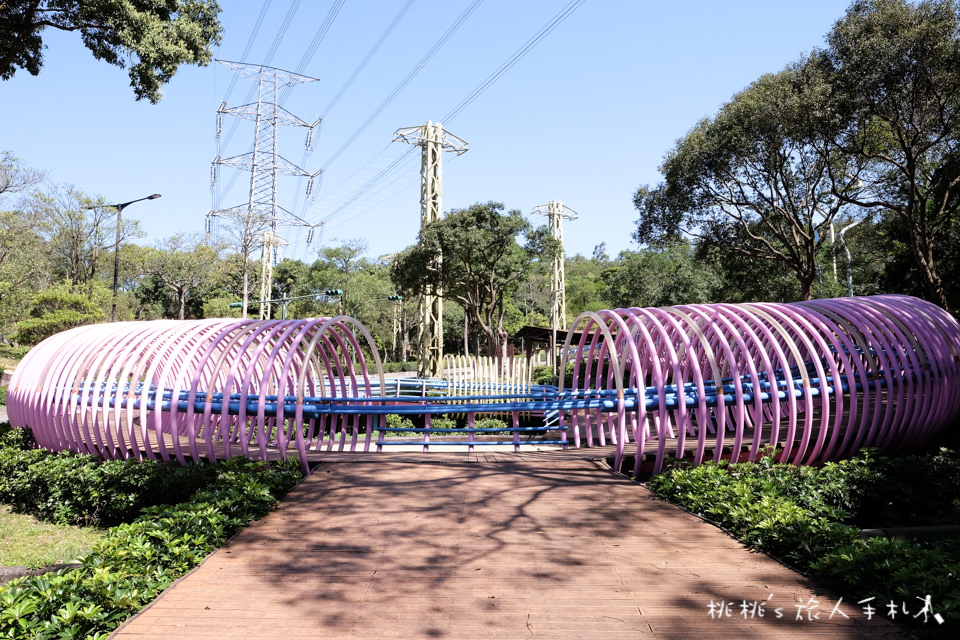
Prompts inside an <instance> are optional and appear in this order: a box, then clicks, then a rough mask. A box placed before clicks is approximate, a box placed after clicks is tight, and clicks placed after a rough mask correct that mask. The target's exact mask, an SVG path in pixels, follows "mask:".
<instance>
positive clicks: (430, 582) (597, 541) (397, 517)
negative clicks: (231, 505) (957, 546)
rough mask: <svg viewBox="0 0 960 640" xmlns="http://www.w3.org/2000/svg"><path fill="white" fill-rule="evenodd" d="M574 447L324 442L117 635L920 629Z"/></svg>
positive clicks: (650, 634) (870, 632) (666, 634)
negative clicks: (224, 541) (340, 451)
mask: <svg viewBox="0 0 960 640" xmlns="http://www.w3.org/2000/svg"><path fill="white" fill-rule="evenodd" d="M567 453H573V454H575V455H567ZM567 453H560V454H558V453H556V452H544V453H531V454H506V453H495V452H491V453H484V452H482V451H481V452H478V453H474V454H469V455H465V454H450V455H446V454H438V453H431V454H427V455H423V454H419V455H418V454H413V453H411V454H389V455H384V454H379V455H376V454H374V455H369V456H363V455H358V454H344V455H343V456H342V457H340V456H328V457H327V462H326V463H324V464H322V465H321V466H320V467H319V468H318V469H317V470H316V471H315V472H314V473H313V474H312V475H311V476H310V477H309V478H308V479H307V480H306V481H304V482H303V483H302V484H301V485H300V486H299V487H297V488H296V489H295V490H294V491H292V492H291V493H290V494H289V495H288V497H287V498H286V499H285V500H284V501H283V503H282V504H281V505H280V507H279V508H278V509H277V510H276V511H275V512H273V513H271V514H270V515H269V516H267V517H266V518H264V519H262V520H260V521H258V522H255V523H253V524H252V525H251V526H250V527H248V528H247V529H246V530H244V531H243V532H241V533H240V534H239V535H238V536H237V537H236V538H234V539H233V540H232V541H231V542H230V543H229V544H228V545H227V546H226V547H224V548H222V549H220V550H219V551H217V552H216V553H214V554H212V555H211V556H209V557H208V558H207V559H206V561H205V562H204V563H203V564H202V565H201V566H200V567H198V568H197V569H195V570H194V571H193V572H191V573H190V574H188V575H187V576H185V577H184V578H183V579H181V580H180V581H179V582H177V583H176V584H175V585H173V586H172V587H171V588H170V589H168V590H167V591H166V592H164V593H163V594H162V595H161V596H160V597H159V598H158V599H157V600H156V601H155V602H154V603H153V604H152V605H151V606H150V607H149V608H147V609H145V610H144V611H143V612H141V613H140V614H139V615H138V616H136V617H135V618H133V619H131V620H130V621H128V622H127V623H126V624H125V625H124V626H123V627H121V628H120V629H119V630H118V631H117V632H116V633H115V634H114V635H113V636H112V637H113V638H116V639H118V640H140V639H143V640H146V639H148V638H150V639H158V638H282V639H284V640H291V639H295V638H296V639H299V638H407V639H410V638H484V639H488V638H588V639H593V638H637V637H642V638H696V639H697V640H701V639H702V638H704V637H714V636H719V637H728V638H738V639H740V638H790V637H794V638H808V637H817V636H821V637H830V638H904V637H909V636H908V634H906V633H905V632H903V631H902V630H900V629H899V628H898V627H894V626H892V625H890V624H889V623H887V622H886V621H885V620H884V619H882V618H878V617H876V616H874V618H873V620H872V621H868V620H867V618H866V616H865V615H864V614H863V612H862V611H860V609H859V606H858V605H857V604H856V603H848V602H847V601H842V602H839V601H838V599H837V598H836V597H835V596H833V595H832V594H829V593H826V592H825V591H823V590H822V589H820V588H819V587H818V586H817V585H815V584H813V583H811V582H809V581H807V580H805V579H804V578H803V577H802V576H800V575H798V574H797V573H795V572H793V571H790V570H788V569H786V568H785V567H783V566H782V565H780V564H779V563H777V562H776V561H774V560H772V559H770V558H769V557H767V556H765V555H762V554H757V553H752V552H750V551H748V550H746V549H745V548H744V547H743V546H742V545H741V544H740V543H739V542H737V541H736V540H734V539H732V538H731V537H729V536H728V535H726V534H725V533H723V532H722V531H720V530H719V529H717V528H715V527H713V526H711V525H709V524H707V523H705V522H703V521H702V520H700V519H699V518H697V517H695V516H693V515H690V514H688V513H686V512H684V511H682V510H680V509H678V508H676V507H674V506H671V505H669V504H667V503H665V502H662V501H660V500H658V499H657V498H656V497H655V496H654V495H653V494H652V493H650V492H649V491H648V490H647V489H646V488H644V487H642V486H640V485H637V484H634V483H632V482H630V481H629V480H627V479H626V478H624V477H623V476H620V475H618V474H615V473H613V472H612V471H611V470H610V469H609V468H608V467H607V466H606V465H605V464H604V463H602V462H600V461H597V460H591V459H590V457H591V456H594V457H595V456H597V454H598V453H599V452H598V451H597V450H593V451H590V450H580V451H576V452H567ZM577 454H579V455H577ZM338 459H340V460H349V463H341V462H338V461H337V460H338ZM744 602H746V605H747V607H748V611H747V617H746V618H745V617H744V616H743V614H742V613H741V611H742V610H741V605H742V603H744ZM711 603H713V604H714V605H715V611H719V607H718V606H716V605H719V603H724V606H725V607H726V611H727V612H729V617H727V616H726V615H724V614H720V616H714V617H711V615H710V606H711ZM753 603H758V604H761V605H762V606H763V613H764V615H763V617H758V616H756V613H754V616H753V617H751V615H750V609H753ZM838 604H839V607H837V605H838ZM835 607H837V611H834V608H835ZM777 609H779V614H780V616H781V617H777V613H778V612H777ZM753 611H754V612H756V609H753ZM798 614H799V615H800V618H801V619H799V620H798V619H797V616H798ZM814 614H815V615H816V616H817V617H816V618H815V617H814ZM844 614H845V615H846V616H849V618H845V617H844Z"/></svg>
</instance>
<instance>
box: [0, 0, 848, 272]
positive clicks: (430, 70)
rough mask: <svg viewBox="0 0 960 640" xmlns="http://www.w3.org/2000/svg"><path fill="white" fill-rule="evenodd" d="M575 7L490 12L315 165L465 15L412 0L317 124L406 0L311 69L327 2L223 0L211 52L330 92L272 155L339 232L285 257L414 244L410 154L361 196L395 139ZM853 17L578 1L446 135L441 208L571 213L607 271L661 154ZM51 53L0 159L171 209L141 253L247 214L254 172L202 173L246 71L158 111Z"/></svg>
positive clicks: (12, 91)
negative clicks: (458, 144) (318, 126)
mask: <svg viewBox="0 0 960 640" xmlns="http://www.w3.org/2000/svg"><path fill="white" fill-rule="evenodd" d="M568 2H569V0H522V1H518V0H485V1H484V2H482V3H481V4H480V5H479V6H478V7H477V8H476V10H475V11H474V12H473V13H472V15H470V17H469V18H468V19H467V20H466V21H465V22H464V23H463V24H462V26H461V27H460V28H459V30H457V31H456V33H455V34H454V35H453V36H452V37H451V38H450V39H449V40H448V41H447V42H446V43H445V44H444V45H443V47H442V48H441V49H439V51H438V52H437V53H436V55H435V56H433V58H432V59H431V60H430V61H429V62H428V63H427V64H425V65H424V66H423V67H422V68H421V69H420V70H419V72H418V73H417V74H416V75H415V76H414V77H413V78H412V80H410V82H409V83H408V84H407V85H406V86H405V87H404V88H403V89H402V90H401V91H400V92H399V93H398V94H397V96H396V98H395V99H394V100H392V102H390V103H389V104H388V105H387V106H385V107H384V108H383V110H382V112H381V113H380V114H379V115H378V116H377V117H376V118H374V119H373V120H372V121H371V122H370V124H369V125H368V126H367V127H366V128H365V129H364V131H363V132H362V133H360V134H359V135H358V136H357V137H356V140H355V141H354V142H353V143H352V144H350V145H349V146H348V147H346V148H345V149H344V151H343V152H342V153H341V154H340V155H339V157H337V158H336V159H335V161H334V162H332V163H330V164H329V165H327V166H325V165H326V163H327V161H328V160H329V159H330V158H331V157H332V156H333V155H334V154H335V152H337V151H338V150H339V149H340V148H341V147H342V146H343V145H344V143H345V142H346V141H347V140H348V139H349V138H350V137H351V136H353V135H354V134H355V133H356V132H357V131H358V129H359V128H360V127H361V125H362V124H363V123H364V121H366V120H367V119H368V118H369V117H370V116H371V115H372V114H373V113H374V112H375V111H376V110H377V108H378V107H379V106H380V105H381V104H382V103H383V102H384V101H385V100H386V99H387V97H388V96H389V95H390V94H391V93H392V92H393V91H394V90H395V89H397V87H398V85H399V84H400V83H401V81H402V80H403V79H404V78H405V77H406V76H407V75H408V74H409V73H410V72H411V71H412V70H413V69H414V68H416V67H417V64H418V61H420V60H421V59H423V58H424V56H425V55H426V54H427V52H428V51H429V50H430V49H431V47H433V46H434V45H435V44H436V43H437V42H438V40H439V39H440V38H441V36H442V35H443V34H444V32H445V31H447V29H448V28H449V27H450V25H451V24H453V23H454V21H455V20H456V19H457V17H458V16H459V15H460V14H461V13H462V12H463V11H464V9H465V8H466V7H467V6H468V5H469V4H470V2H468V0H416V1H415V2H414V3H413V5H412V7H411V8H410V9H409V11H408V12H407V13H406V15H405V16H404V18H403V21H402V22H401V23H400V24H399V26H398V27H397V28H396V29H395V30H394V32H393V34H392V36H391V37H390V38H389V39H388V40H387V41H386V42H385V43H384V44H383V46H382V47H381V48H380V50H379V52H378V53H377V54H376V55H375V56H374V57H373V58H372V59H371V60H370V62H369V64H368V65H367V66H366V68H365V69H364V70H363V72H362V73H361V74H360V75H359V76H358V77H357V78H356V80H355V82H353V84H352V85H351V86H350V87H349V89H347V91H346V92H345V93H344V94H343V96H342V98H341V99H340V100H339V101H337V102H336V103H335V104H334V105H333V107H332V108H331V109H329V111H328V112H327V113H322V112H323V110H324V109H325V108H326V107H327V106H328V105H330V104H331V101H332V100H333V98H334V97H335V96H336V95H337V94H338V92H339V91H340V90H341V88H342V87H343V86H344V85H345V83H346V81H347V79H348V78H349V77H350V75H351V74H352V73H353V71H354V69H356V68H357V66H358V65H359V64H360V62H361V60H363V58H364V56H365V55H366V54H367V53H368V52H369V51H370V49H371V47H373V45H374V43H375V42H376V40H377V39H378V37H379V36H380V34H381V33H382V32H383V31H384V29H386V28H387V25H388V24H389V23H390V22H391V20H392V19H393V18H394V16H395V15H396V14H397V13H398V11H399V10H400V8H401V7H402V6H404V4H405V3H406V0H346V2H344V3H343V6H342V8H341V9H340V11H339V13H338V15H337V17H336V19H335V20H334V22H333V23H332V25H331V26H330V28H329V30H328V32H327V34H326V36H325V37H324V39H323V40H321V41H320V43H319V47H317V49H316V52H315V54H314V55H313V56H312V57H309V56H308V55H306V54H307V50H308V48H309V45H310V43H311V41H313V40H314V38H315V36H316V34H317V32H318V29H319V28H320V26H321V24H322V23H323V22H324V19H325V17H326V16H327V15H328V11H329V10H330V8H331V6H332V5H334V0H308V1H307V2H301V1H299V0H292V1H291V0H272V2H270V4H269V11H268V13H267V14H266V17H265V19H264V21H263V23H262V25H261V26H260V29H259V33H258V35H257V37H256V38H252V34H253V31H254V25H255V23H256V19H257V17H258V15H259V14H260V12H261V7H262V6H263V4H264V3H261V2H253V1H252V0H221V2H220V4H221V7H222V9H223V11H222V14H221V21H222V23H223V25H224V27H225V33H224V38H223V42H222V44H221V45H220V47H219V48H218V49H217V50H215V52H214V57H216V58H220V59H224V60H243V61H246V62H252V63H256V64H264V63H266V62H267V56H268V52H269V51H270V49H271V47H273V48H274V49H275V54H274V55H273V57H272V58H271V59H270V60H269V64H270V65H272V66H275V67H280V68H283V69H287V70H291V71H292V70H295V69H296V68H297V67H298V66H300V65H301V63H302V62H304V61H305V55H306V57H307V58H308V59H309V61H307V62H306V65H305V67H304V70H303V73H304V74H306V75H308V76H311V77H314V78H317V80H318V81H317V82H313V83H310V84H306V85H302V86H300V87H298V88H296V89H294V90H293V91H292V93H291V94H290V96H289V99H288V100H286V102H285V103H284V106H285V107H286V108H287V109H289V110H290V111H292V112H293V113H295V114H296V115H298V116H299V117H300V118H302V119H304V120H308V121H312V120H314V119H315V118H316V117H318V116H320V115H321V114H322V115H323V116H324V121H323V125H322V130H321V131H320V133H319V137H318V139H317V142H316V145H315V148H314V151H313V153H312V154H311V155H310V156H308V157H307V158H306V159H304V156H303V142H304V130H302V129H295V128H286V129H284V130H283V131H282V132H281V135H280V153H281V155H283V156H284V157H286V158H287V159H289V160H290V161H292V162H294V163H296V164H300V165H301V166H303V167H304V168H305V169H307V170H309V171H315V170H317V169H320V168H322V169H324V174H323V180H322V182H321V183H320V185H319V189H318V190H317V193H316V194H315V197H314V198H313V199H312V200H311V201H310V202H307V201H306V198H305V197H304V195H303V191H304V188H305V183H304V182H300V181H298V180H297V179H295V178H282V179H281V181H280V188H279V192H280V196H279V201H280V203H281V205H282V206H284V207H285V208H287V209H289V210H291V211H293V212H294V213H296V214H297V215H299V216H301V217H303V218H305V219H306V220H308V221H310V222H318V221H320V220H327V222H326V224H325V225H324V227H323V230H322V233H320V234H318V238H317V240H318V241H319V242H317V241H315V243H314V246H313V247H312V248H308V247H307V246H306V242H305V239H306V238H305V233H303V232H301V231H298V230H296V229H287V230H285V231H284V233H285V235H286V236H287V239H288V240H289V241H290V246H289V247H288V248H287V250H286V255H287V256H288V257H292V258H300V259H305V260H307V261H312V260H313V258H314V257H315V252H316V249H317V248H318V247H319V246H325V245H331V244H336V242H337V240H338V239H339V240H343V239H354V238H364V239H366V240H367V241H368V242H369V252H368V255H370V256H371V257H375V256H378V255H383V254H388V253H392V252H395V251H398V250H400V249H402V248H404V247H406V246H408V245H410V244H412V243H413V242H414V241H415V239H416V234H417V230H418V226H419V215H420V204H419V155H418V154H412V155H411V157H410V158H408V159H407V161H405V163H404V164H402V165H401V167H400V168H399V170H397V171H395V172H393V173H391V174H390V176H389V177H388V178H387V179H386V180H384V181H381V182H380V183H378V184H377V185H376V186H374V187H373V188H372V189H370V190H369V191H368V192H367V193H366V194H365V195H363V196H361V197H357V193H358V191H359V190H360V189H362V188H363V187H364V186H365V185H367V184H368V183H369V182H370V179H371V178H372V177H373V176H374V175H375V174H377V173H378V172H379V171H380V170H381V169H383V168H384V167H386V166H387V165H388V164H390V163H391V162H392V161H393V160H395V159H396V158H398V157H400V155H401V154H403V153H404V152H406V151H407V150H408V149H409V148H410V147H409V146H408V145H405V144H403V143H400V142H397V143H391V140H392V138H393V133H394V131H395V130H397V129H398V128H401V127H409V126H416V125H421V124H424V123H425V122H426V121H427V120H432V121H437V120H440V119H441V118H443V117H444V115H445V114H447V113H450V112H451V111H452V110H453V109H454V107H456V106H457V105H458V104H459V103H460V102H461V101H462V100H463V99H464V98H466V97H467V96H468V95H469V94H470V93H471V92H473V91H474V90H475V89H476V88H478V87H479V86H480V85H481V83H483V81H484V80H485V79H486V78H488V76H490V75H491V74H492V73H493V72H494V71H495V70H496V69H497V68H498V67H500V65H501V64H503V63H504V62H505V61H506V60H507V59H509V58H510V57H511V56H512V55H513V54H514V53H515V52H516V51H517V50H518V49H520V48H521V47H522V46H523V45H524V44H525V43H526V42H527V41H528V40H529V39H530V38H531V37H533V36H534V34H536V33H537V32H538V31H539V30H540V29H541V28H542V27H543V26H544V25H546V24H547V23H548V22H549V21H550V20H551V18H553V17H554V16H555V15H556V14H557V13H558V12H559V11H560V10H561V9H562V8H564V7H565V6H566V5H567V4H568ZM848 4H849V3H848V2H847V1H845V0H808V1H806V2H770V1H769V0H749V1H738V0H730V1H727V2H717V1H716V0H709V1H708V0H703V1H693V0H690V1H684V0H674V1H673V2H660V1H646V0H643V1H641V0H586V1H585V2H584V3H583V4H582V5H581V6H579V8H577V9H576V10H575V11H574V12H573V13H572V14H571V15H570V16H569V17H568V18H567V19H566V20H565V21H564V22H563V23H562V24H560V25H559V26H558V27H557V28H556V29H555V30H554V31H553V32H552V33H551V34H550V35H549V36H547V37H546V38H545V39H544V40H543V41H542V42H540V43H539V44H538V45H537V46H536V47H535V48H533V49H532V50H530V51H529V52H528V53H527V54H526V55H525V56H524V57H523V58H522V59H520V60H519V61H518V62H517V63H516V65H515V66H514V67H513V68H512V69H511V70H509V71H508V72H507V73H506V74H505V75H503V76H502V77H501V78H500V79H499V80H497V81H496V82H495V83H493V84H492V85H490V86H489V87H488V88H487V89H486V90H485V91H484V92H483V93H482V94H481V95H480V96H479V97H478V98H477V99H476V100H475V101H474V102H473V103H472V104H470V106H469V107H467V108H466V109H465V110H463V111H462V112H461V113H460V114H459V115H457V116H456V117H455V118H454V119H453V120H452V121H451V120H447V121H444V122H443V124H444V126H445V128H447V129H448V130H449V131H450V132H451V133H453V134H455V135H457V136H459V137H460V138H463V139H464V140H466V141H467V142H468V143H469V151H468V152H467V153H466V154H464V155H462V156H460V157H458V158H456V159H454V157H453V156H452V155H450V154H446V157H445V159H444V160H445V161H444V167H443V209H444V211H448V210H450V209H451V208H460V207H466V206H469V205H471V204H473V203H475V202H485V201H488V200H497V201H500V202H503V203H504V204H505V205H506V207H507V208H508V209H519V210H520V211H522V212H523V213H524V214H528V215H530V214H531V212H532V210H533V208H534V207H535V206H537V205H541V204H545V203H547V202H549V201H551V200H561V201H563V203H564V204H565V205H567V206H568V207H570V208H572V209H574V210H575V211H577V212H578V213H579V214H580V216H581V217H580V219H579V220H575V221H572V222H568V223H567V224H566V226H565V236H566V253H567V254H568V255H574V254H576V253H582V254H584V255H590V253H591V252H592V250H593V247H594V246H595V245H598V244H600V243H603V242H605V243H606V244H607V251H608V253H609V254H610V255H616V253H618V252H619V251H621V250H624V249H630V248H636V247H635V245H634V244H633V243H632V242H631V240H630V233H631V231H632V229H633V221H634V220H635V218H636V216H635V212H634V209H633V205H632V195H633V192H634V191H635V190H636V188H637V187H638V186H639V185H641V184H646V183H655V182H657V181H658V180H659V173H658V171H657V167H658V165H659V164H660V161H661V159H662V158H663V155H664V153H666V152H667V151H668V150H669V149H670V148H671V146H672V145H673V144H674V142H675V141H676V140H677V139H678V138H680V137H682V136H683V135H684V133H685V132H686V131H687V130H689V129H690V128H691V127H692V126H693V125H694V124H695V123H696V122H697V121H698V120H699V119H700V118H703V117H706V116H711V115H713V114H715V113H716V112H717V110H718V109H719V108H720V106H721V105H722V104H723V103H724V102H725V101H727V100H729V98H730V97H731V96H732V95H733V94H734V93H736V92H737V91H739V90H741V89H743V88H744V87H745V86H746V85H748V84H749V83H750V82H751V81H753V80H754V79H756V78H757V77H758V76H760V75H762V74H763V73H767V72H776V71H778V70H780V69H782V68H783V67H784V66H785V65H786V64H788V63H789V62H791V61H794V60H796V59H798V58H799V57H800V56H801V55H802V54H804V53H805V52H809V51H810V50H811V49H812V48H813V47H817V46H821V45H822V44H823V38H824V35H825V34H826V33H827V31H828V30H829V29H830V28H831V26H832V25H833V23H834V22H835V21H836V20H837V19H839V18H840V17H841V16H842V15H843V12H844V11H845V9H846V7H847V6H848ZM291 10H294V13H293V14H292V19H291V20H290V21H289V24H290V26H289V27H288V28H287V29H286V31H283V30H282V28H281V27H282V25H283V23H284V21H285V18H287V17H288V15H291V14H290V11H291ZM44 41H45V43H46V44H47V45H48V49H47V50H46V52H45V64H44V67H43V69H42V70H41V72H40V75H39V76H37V77H34V76H31V75H29V74H27V73H26V72H24V71H20V72H19V73H18V74H17V75H16V77H14V78H13V79H12V80H8V81H0V122H2V125H0V149H2V150H9V151H11V152H13V153H14V154H16V155H17V156H19V157H20V158H21V159H22V160H23V161H25V162H26V163H27V164H29V165H32V166H34V167H36V168H39V169H44V170H47V171H48V172H49V177H50V179H51V181H52V182H55V183H59V184H73V185H75V186H77V187H78V188H80V189H82V190H83V191H85V192H87V193H88V194H91V195H100V196H103V197H104V198H106V199H107V200H108V201H110V202H124V201H127V200H133V199H135V198H139V197H142V196H146V195H149V194H151V193H155V192H158V193H161V194H162V196H163V197H162V198H161V199H159V200H155V201H148V202H143V203H138V204H136V205H133V206H131V207H130V208H129V209H127V210H126V211H125V213H124V215H125V217H129V218H133V219H137V220H139V221H140V223H141V226H142V228H143V229H144V230H145V231H146V232H147V234H148V236H147V237H146V238H144V239H143V240H142V241H141V242H144V243H153V242H156V241H158V240H160V239H162V238H164V237H167V236H170V235H173V234H175V233H178V232H187V233H199V232H202V231H203V228H204V216H205V214H206V213H207V212H208V211H209V210H210V209H211V208H212V207H213V206H217V205H219V206H222V207H229V206H232V205H239V204H242V203H244V202H245V201H246V199H247V197H248V196H247V193H246V192H245V191H246V189H247V188H248V185H249V174H242V173H240V172H237V173H240V175H238V176H237V177H236V178H233V179H232V180H231V177H232V175H233V173H234V172H233V170H231V169H226V168H224V169H223V170H222V172H221V175H220V185H221V189H220V191H219V194H213V193H212V192H211V190H210V162H211V160H212V159H213V157H214V156H215V155H216V154H217V153H218V146H217V141H216V139H215V122H216V111H217V107H218V105H219V104H220V103H221V101H223V100H227V101H228V104H229V105H231V106H233V105H239V104H242V103H244V102H245V101H246V99H247V97H248V92H249V91H250V88H251V86H252V85H250V83H248V82H247V81H246V80H243V79H238V80H237V81H236V83H235V86H234V88H233V90H232V92H230V93H229V95H228V89H229V88H230V84H231V80H232V78H233V76H234V74H233V73H232V72H231V71H229V70H228V69H226V68H225V67H223V66H221V65H219V64H217V63H212V64H211V65H210V66H207V67H183V68H181V70H180V71H179V72H178V73H177V75H176V76H175V77H174V79H173V81H172V82H171V83H170V84H169V85H167V86H166V88H165V89H164V99H163V100H162V101H161V103H160V104H159V105H156V106H155V105H151V104H149V103H146V102H142V103H138V102H136V101H134V98H133V93H132V90H131V89H130V87H129V86H128V83H129V81H128V78H127V75H126V71H125V70H122V69H119V68H117V67H113V66H111V65H107V64H105V63H102V62H98V61H96V60H94V58H93V57H92V55H90V54H89V52H88V51H87V50H86V49H85V48H84V47H83V46H82V44H81V43H80V39H79V36H78V35H76V34H70V33H60V32H56V31H52V30H48V31H47V33H46V34H45V37H44ZM248 44H249V45H250V50H249V54H248V55H247V56H246V58H245V59H244V58H243V53H244V50H245V48H246V47H247V46H248ZM232 124H233V119H231V118H224V134H223V136H222V137H221V146H222V148H221V149H220V153H221V154H222V155H223V156H224V157H226V156H232V155H238V154H241V153H244V152H246V151H248V150H249V148H250V146H251V145H252V141H253V126H252V123H250V122H249V121H238V124H237V125H236V128H235V132H234V133H233V135H232V136H230V137H229V139H226V134H227V133H228V132H229V131H230V129H231V126H232ZM224 143H226V144H224ZM230 184H232V187H230V188H229V189H228V188H227V187H228V186H229V185H230ZM344 203H350V204H349V206H346V207H344ZM530 219H531V221H533V222H536V223H543V222H545V219H544V218H541V217H536V216H532V215H531V217H530Z"/></svg>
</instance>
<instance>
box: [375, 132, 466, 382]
mask: <svg viewBox="0 0 960 640" xmlns="http://www.w3.org/2000/svg"><path fill="white" fill-rule="evenodd" d="M393 140H394V142H396V141H397V140H400V141H401V142H407V143H409V144H416V145H420V146H421V147H422V148H423V160H422V162H421V165H420V230H421V231H423V228H424V227H426V226H427V225H428V224H429V223H431V222H433V221H434V220H439V219H440V218H441V217H442V215H443V210H442V208H441V192H442V190H441V180H440V176H441V159H442V157H443V152H444V151H452V152H453V153H455V154H457V155H461V154H462V153H465V152H466V151H467V143H466V142H465V141H464V140H461V139H460V138H458V137H457V136H455V135H453V134H452V133H450V132H449V131H444V130H443V125H441V124H440V123H439V122H438V123H436V124H433V123H431V122H430V121H429V120H428V121H427V124H425V125H423V126H419V127H406V128H403V129H397V131H396V132H395V133H394V134H393ZM442 260H443V258H442V256H441V257H439V258H438V259H437V262H436V264H434V265H433V268H435V269H439V268H440V263H441V261H442ZM442 295H443V291H442V290H440V288H439V287H438V288H436V289H433V288H432V287H431V286H430V285H428V286H427V289H426V291H425V292H424V294H423V295H422V296H421V297H420V329H419V332H418V337H419V343H420V353H419V358H420V360H419V363H418V364H417V375H418V376H420V377H421V378H436V377H439V376H440V374H441V373H442V369H443V298H442Z"/></svg>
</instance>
